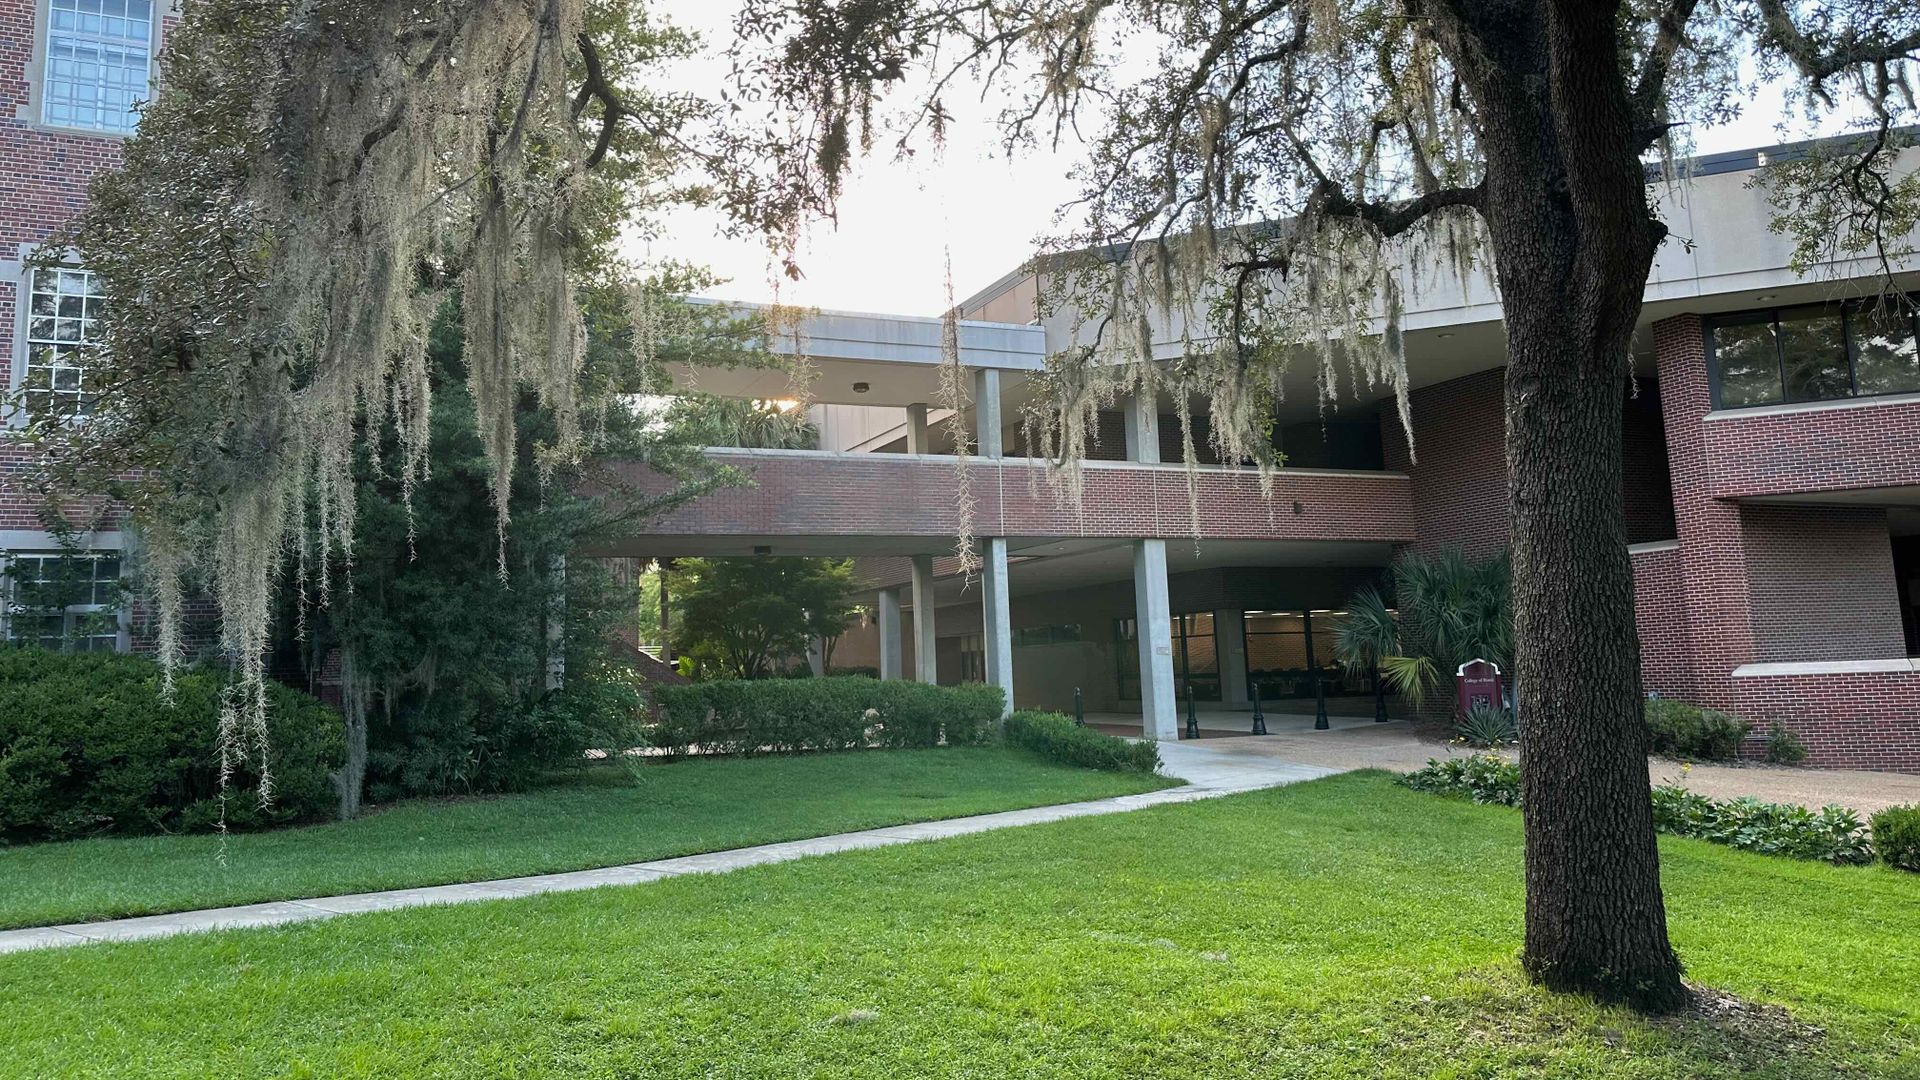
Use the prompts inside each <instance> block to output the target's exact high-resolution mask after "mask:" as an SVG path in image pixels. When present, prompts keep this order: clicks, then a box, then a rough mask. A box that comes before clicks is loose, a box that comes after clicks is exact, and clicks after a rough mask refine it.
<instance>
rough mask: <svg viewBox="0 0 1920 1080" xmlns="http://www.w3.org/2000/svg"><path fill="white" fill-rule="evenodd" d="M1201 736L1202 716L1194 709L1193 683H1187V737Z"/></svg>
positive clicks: (1195, 737)
mask: <svg viewBox="0 0 1920 1080" xmlns="http://www.w3.org/2000/svg"><path fill="white" fill-rule="evenodd" d="M1199 737H1200V717H1199V715H1198V714H1196V713H1195V712H1194V711H1193V684H1192V683H1188V684H1187V738H1189V739H1197V738H1199Z"/></svg>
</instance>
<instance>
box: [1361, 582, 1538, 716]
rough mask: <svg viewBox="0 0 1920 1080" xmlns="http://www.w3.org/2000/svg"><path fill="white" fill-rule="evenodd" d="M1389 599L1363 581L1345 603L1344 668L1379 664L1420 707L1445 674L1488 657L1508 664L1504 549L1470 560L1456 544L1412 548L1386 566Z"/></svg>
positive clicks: (1391, 683) (1509, 593)
mask: <svg viewBox="0 0 1920 1080" xmlns="http://www.w3.org/2000/svg"><path fill="white" fill-rule="evenodd" d="M1390 576H1391V578H1392V581H1393V605H1391V606H1390V605H1389V603H1388V600H1387V597H1386V595H1385V594H1383V593H1382V592H1381V590H1380V589H1378V588H1376V587H1373V586H1368V587H1366V588H1363V589H1361V590H1360V591H1359V592H1358V593H1357V594H1355V595H1354V597H1353V598H1352V599H1351V600H1349V601H1348V603H1347V617H1346V620H1345V621H1344V622H1343V623H1342V624H1341V626H1340V629H1339V630H1338V631H1337V632H1336V633H1335V635H1334V654H1335V656H1336V657H1337V658H1338V659H1339V661H1340V664H1341V665H1342V666H1343V667H1345V668H1347V669H1348V670H1349V671H1356V672H1366V671H1376V672H1378V673H1379V678H1380V679H1381V680H1382V681H1383V682H1384V684H1385V685H1386V686H1388V687H1390V688H1391V689H1392V690H1393V692H1394V693H1395V694H1398V695H1399V696H1400V697H1402V698H1404V699H1405V700H1406V702H1407V703H1408V704H1409V705H1411V706H1413V707H1414V708H1415V709H1419V708H1421V707H1422V706H1424V705H1425V704H1426V703H1427V701H1428V700H1429V699H1430V698H1431V697H1432V696H1433V695H1434V694H1435V693H1436V692H1437V691H1438V690H1439V688H1440V681H1441V677H1442V673H1443V672H1444V671H1451V670H1453V669H1454V668H1456V667H1458V666H1459V665H1460V664H1462V663H1465V662H1466V661H1468V660H1474V659H1487V660H1491V661H1493V662H1494V663H1496V664H1498V665H1500V667H1501V669H1502V670H1511V668H1510V664H1511V661H1512V658H1513V614H1512V611H1513V602H1512V597H1513V581H1512V566H1511V563H1510V562H1509V560H1508V558H1507V556H1506V555H1505V554H1500V555H1495V556H1491V557H1488V558H1484V559H1472V558H1468V557H1467V555H1466V554H1465V553H1463V552H1461V551H1460V550H1459V549H1458V548H1448V549H1446V550H1444V551H1441V552H1439V553H1437V554H1433V555H1420V554H1414V553H1411V552H1409V553H1408V554H1405V555H1402V556H1400V557H1399V558H1398V559H1395V560H1394V563H1393V568H1392V570H1391V572H1390Z"/></svg>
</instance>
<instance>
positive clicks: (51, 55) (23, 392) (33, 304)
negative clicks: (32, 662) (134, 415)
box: [0, 0, 173, 649]
mask: <svg viewBox="0 0 1920 1080" xmlns="http://www.w3.org/2000/svg"><path fill="white" fill-rule="evenodd" d="M172 15H173V2H172V0H4V2H3V3H0V357H4V358H5V361H6V363H5V364H4V365H0V383H4V385H5V387H6V388H7V392H8V395H9V404H8V407H7V410H6V412H7V415H8V424H9V426H11V425H12V424H13V423H14V420H13V417H14V416H15V414H16V413H15V410H16V406H17V405H18V404H19V403H22V402H24V403H26V404H34V403H36V402H37V401H44V400H47V399H52V398H69V399H75V400H79V399H82V398H83V396H84V393H85V387H84V386H83V385H82V381H81V373H80V370H79V369H78V368H77V367H76V366H74V365H73V364H72V363H71V358H72V354H73V352H74V351H75V350H76V349H80V348H84V347H85V345H86V343H87V341H88V338H89V336H90V334H91V333H92V327H93V322H92V317H93V313H94V310H95V308H96V306H97V305H98V304H99V303H100V302H101V299H100V297H99V296H98V295H97V293H96V289H95V287H94V283H93V278H92V275H90V274H88V273H87V272H86V269H85V268H84V267H82V266H79V265H77V264H76V265H73V266H71V267H70V268H67V269H61V270H40V271H29V270H28V269H27V267H26V265H25V260H26V259H27V258H28V256H30V255H32V254H33V253H34V252H35V251H36V250H37V249H38V248H39V246H40V245H41V244H42V243H43V242H44V241H45V240H46V238H47V236H48V234H49V233H51V232H52V231H53V230H54V229H55V228H57V227H58V226H59V225H60V224H61V223H62V222H64V221H66V220H67V219H68V218H69V217H71V216H72V215H73V214H74V213H75V212H76V211H78V210H79V209H80V208H81V207H82V206H83V205H84V204H85V202H86V196H87V185H88V183H89V182H90V181H91V180H92V178H93V176H94V174H96V173H98V172H99V171H101V170H102V169H106V168H111V167H113V166H114V165H116V164H118V162H119V160H120V140H121V139H123V138H124V137H125V136H126V135H127V134H128V133H129V132H130V131H132V130H133V128H134V125H135V124H136V123H137V121H138V114H137V112H136V110H135V105H136V103H138V102H140V101H142V100H144V99H145V98H146V97H147V96H148V93H149V88H150V87H151V85H152V83H153V80H154V78H155V76H156V74H157V68H156V64H155V58H156V57H157V56H158V53H159V49H160V44H161V39H162V38H163V37H164V35H165V33H166V23H167V21H168V19H169V18H170V17H171V16H172ZM27 454H28V451H27V450H26V449H25V448H24V447H22V446H21V445H20V444H19V442H18V440H4V441H0V555H3V556H4V557H5V558H6V560H7V587H8V590H9V597H8V600H9V602H8V604H7V605H6V608H7V610H6V611H4V612H0V619H4V621H5V633H6V636H7V637H8V638H9V639H13V640H40V641H45V642H47V643H49V644H54V643H60V642H65V643H66V644H68V645H69V646H71V647H78V648H96V649H105V648H118V649H125V648H128V647H129V646H130V644H131V643H132V634H131V629H132V627H131V620H130V619H129V618H128V617H126V616H124V615H122V616H120V617H118V618H115V617H112V616H111V615H109V616H108V617H105V618H102V617H100V615H101V613H102V612H111V611H112V610H113V609H114V608H116V607H124V605H120V604H118V603H117V596H116V593H117V591H118V590H117V586H116V585H115V581H116V579H117V578H118V576H119V574H120V569H121V553H122V546H123V534H122V532H121V530H120V529H119V527H118V521H117V518H116V517H115V515H114V512H113V510H112V508H110V507H103V506H93V507H87V508H83V509H80V510H77V511H75V512H74V516H73V517H71V518H70V519H69V520H70V523H71V524H72V525H73V526H74V527H76V528H77V529H78V530H79V532H78V535H77V537H76V539H77V541H78V542H79V544H80V545H81V546H82V549H83V552H82V553H81V554H80V555H78V557H77V561H78V563H79V564H80V569H79V571H77V572H78V573H79V574H81V576H84V577H86V578H89V579H91V584H90V585H89V586H88V587H85V588H81V589H79V590H78V591H77V592H75V591H73V590H72V589H71V588H70V586H71V585H72V582H71V580H70V578H71V576H72V575H73V574H75V573H76V571H75V569H74V563H75V561H76V559H75V557H74V556H73V555H72V554H71V553H68V554H67V555H66V556H64V557H62V556H61V552H60V551H59V547H58V544H57V543H56V541H55V538H54V534H53V533H51V532H50V531H49V530H48V529H47V527H46V522H45V520H44V519H43V517H42V505H41V502H40V500H39V499H37V498H35V497H33V496H32V495H31V494H30V493H28V492H25V491H23V490H22V489H21V487H20V485H18V484H9V483H6V480H7V478H9V477H14V476H17V475H18V474H19V473H20V472H21V470H22V469H23V467H24V466H25V464H26V462H27ZM56 574H58V575H61V576H62V577H63V578H66V579H68V580H67V581H66V582H65V584H63V586H62V589H63V596H66V597H68V598H71V599H74V600H77V601H81V602H79V603H74V604H72V605H71V606H69V607H68V608H67V609H66V611H65V612H53V613H49V612H45V611H40V610H36V611H34V612H32V613H24V612H19V611H15V610H13V608H14V603H13V599H14V597H15V596H16V595H19V593H20V591H22V590H25V589H27V588H30V587H31V586H32V585H34V584H38V583H43V582H44V581H45V580H48V579H51V578H52V577H53V576H54V575H56Z"/></svg>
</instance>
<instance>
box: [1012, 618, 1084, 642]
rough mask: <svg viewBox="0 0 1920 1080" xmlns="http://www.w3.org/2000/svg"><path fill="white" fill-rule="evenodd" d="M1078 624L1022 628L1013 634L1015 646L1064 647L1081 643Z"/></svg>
mask: <svg viewBox="0 0 1920 1080" xmlns="http://www.w3.org/2000/svg"><path fill="white" fill-rule="evenodd" d="M1081 640H1083V638H1082V637H1081V634H1080V624H1079V623H1060V624H1059V625H1056V626H1023V627H1021V628H1020V629H1018V630H1015V631H1014V632H1013V643H1014V644H1015V645H1066V644H1069V643H1071V642H1075V641H1081Z"/></svg>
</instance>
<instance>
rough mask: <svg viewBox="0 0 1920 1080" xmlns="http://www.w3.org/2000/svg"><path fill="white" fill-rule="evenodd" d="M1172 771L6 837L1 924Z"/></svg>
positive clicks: (583, 779) (750, 783)
mask: <svg viewBox="0 0 1920 1080" xmlns="http://www.w3.org/2000/svg"><path fill="white" fill-rule="evenodd" d="M1172 783H1174V781H1170V780H1167V779H1165V778H1162V777H1157V776H1142V775H1140V774H1133V773H1130V774H1117V773H1102V772H1095V771H1092V770H1088V769H1074V768H1065V767H1062V766H1060V765H1056V764H1053V763H1050V762H1046V761H1043V760H1040V759H1037V758H1035V757H1033V756H1032V755H1030V754H1027V753H1024V752H1021V751H1016V750H1009V749H1005V748H1001V747H962V748H954V749H945V750H940V751H936V752H928V751H887V750H877V751H870V752H867V753H861V754H832V755H807V756H794V757H770V758H755V759H750V760H694V761H685V762H678V763H674V764H662V765H649V766H645V767H642V768H641V769H639V770H638V776H637V778H636V777H635V776H632V775H630V774H629V771H628V770H627V769H625V768H623V767H621V766H619V765H606V766H602V767H599V768H597V769H593V770H589V771H587V772H586V773H585V774H584V775H578V774H570V777H569V782H567V783H565V784H561V785H557V786H553V787H549V788H545V789H542V790H537V791H533V792H528V793H525V794H518V795H503V796H498V797H492V798H479V799H452V800H449V799H418V800H411V801H408V802H403V803H399V804H397V805H395V806H393V807H391V808H388V809H386V810H383V811H379V812H376V813H373V814H370V815H368V816H366V817H363V818H360V819H358V820H355V821H349V822H339V823H335V824H328V825H321V826H314V827H311V828H302V829H286V830H281V831H278V832H270V833H257V834H249V835H244V836H232V837H229V838H228V839H227V840H226V842H225V844H224V852H225V860H226V865H225V866H224V867H221V866H219V865H217V863H216V858H217V857H219V856H220V854H221V852H222V850H223V845H222V843H221V841H220V838H218V837H214V836H161V837H143V838H130V839H114V840H81V841H74V842H70V843H63V844H35V845H30V846H26V847H16V848H0V881H3V882H5V888H0V927H11V926H34V925H43V924H48V923H57V922H72V921H81V920H87V919H99V918H112V917H116V916H123V915H140V914H149V913H153V912H160V911H179V910H183V909H188V908H199V907H214V906H220V905H227V904H240V903H251V902H254V901H260V900H279V899H293V898H298V897H302V896H322V895H328V894H337V893H350V892H361V891H368V890H374V889H392V888H403V887H408V886H415V885H433V884H444V883H447V882H454V881H475V880H481V879H485V878H496V877H511V876H515V875H521V874H540V873H550V872H555V871H561V870H580V869H586V868H589V867H597V866H610V865H615V864H618V863H625V862H638V861H643V860H646V859H654V858H664V857H667V856H672V855H687V854H693V853H696V852H702V851H717V850H721V849H725V848H733V847H744V846H748V845H752V844H762V843H771V842H774V841H778V840H794V839H800V838H803V837H811V836H821V835H824V834H828V833H835V832H846V831H850V830H855V829H868V828H875V827H878V826H881V825H891V824H899V823H902V822H909V821H926V820H932V819H935V818H945V817H961V816H965V815H968V814H981V813H989V812H992V811H996V810H1011V809H1015V808H1018V807H1025V806H1037V805H1042V804H1046V803H1062V802H1077V801H1080V800H1084V799H1098V798H1106V797H1108V796H1113V795H1127V794H1132V793H1134V792H1139V791H1150V790H1154V789H1156V788H1159V787H1164V786H1168V785H1170V784H1172ZM0 981H4V977H0ZM0 1056H4V1055H0Z"/></svg>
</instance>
